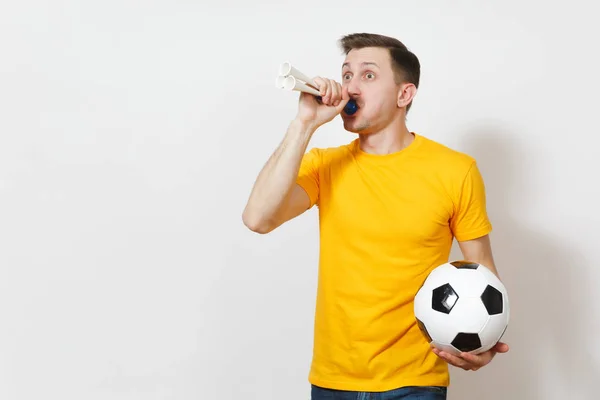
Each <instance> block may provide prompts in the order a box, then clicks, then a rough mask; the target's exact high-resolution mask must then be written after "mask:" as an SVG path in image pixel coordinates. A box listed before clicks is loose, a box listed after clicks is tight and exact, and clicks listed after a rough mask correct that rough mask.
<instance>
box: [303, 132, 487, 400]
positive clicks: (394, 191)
mask: <svg viewBox="0 0 600 400" xmlns="http://www.w3.org/2000/svg"><path fill="white" fill-rule="evenodd" d="M414 137H415V139H414V140H413V142H411V143H410V144H409V145H408V146H407V147H406V148H405V149H403V150H401V151H398V152H396V153H393V154H388V155H375V154H369V153H366V152H364V151H362V150H361V149H360V147H359V144H358V139H356V140H354V141H352V142H351V143H349V144H346V145H343V146H339V147H332V148H326V149H319V148H313V149H311V150H310V151H308V152H307V153H306V154H305V156H304V158H303V160H302V164H301V167H300V171H299V176H298V180H297V182H298V183H299V184H300V185H301V186H302V187H303V188H304V189H305V190H306V192H307V193H308V195H309V197H310V202H311V207H312V206H313V205H315V204H316V205H317V206H318V208H319V225H320V257H319V276H318V290H317V305H316V314H315V327H314V329H315V330H314V349H313V360H312V366H311V370H310V375H309V381H310V383H312V384H314V385H317V386H321V387H326V388H332V389H339V390H353V391H372V392H376V391H386V390H391V389H395V388H398V387H401V386H409V385H441V386H447V385H448V384H449V374H448V366H447V364H446V363H445V362H444V361H443V360H441V359H440V358H438V357H437V356H436V355H435V354H434V353H433V352H432V351H431V349H430V347H429V344H428V343H427V341H426V340H425V339H424V337H423V336H422V334H421V332H420V331H419V328H418V327H417V324H416V320H415V317H414V312H413V299H414V296H415V294H416V292H417V291H418V289H419V288H420V286H421V284H422V283H423V281H424V280H425V278H426V277H427V275H428V274H429V272H431V270H432V269H433V268H435V267H437V266H439V265H441V264H443V263H445V262H447V261H448V258H449V255H450V250H451V245H452V241H453V238H454V237H456V239H457V240H459V241H463V240H469V239H474V238H477V237H481V236H483V235H486V234H487V233H489V232H490V231H491V224H490V222H489V220H488V216H487V212H486V200H485V189H484V184H483V180H482V177H481V175H480V172H479V170H478V168H477V165H476V162H475V160H474V159H473V158H472V157H470V156H468V155H466V154H463V153H460V152H458V151H455V150H452V149H450V148H448V147H446V146H444V145H442V144H439V143H437V142H434V141H433V140H431V139H428V138H425V137H424V136H421V135H417V134H414Z"/></svg>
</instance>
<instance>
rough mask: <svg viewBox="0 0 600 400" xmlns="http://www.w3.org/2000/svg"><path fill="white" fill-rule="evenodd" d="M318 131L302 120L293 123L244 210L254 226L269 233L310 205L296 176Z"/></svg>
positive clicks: (257, 229) (259, 179)
mask: <svg viewBox="0 0 600 400" xmlns="http://www.w3.org/2000/svg"><path fill="white" fill-rule="evenodd" d="M314 131H315V129H314V128H313V127H312V126H310V125H307V124H303V123H301V122H298V121H293V122H292V123H291V124H290V126H289V128H288V130H287V133H286V135H285V138H284V139H283V141H282V142H281V144H280V145H279V147H278V148H277V149H276V150H275V152H274V153H273V154H272V155H271V157H270V158H269V160H268V161H267V163H266V165H265V166H264V167H263V169H262V170H261V172H260V173H259V175H258V177H257V178H256V182H255V183H254V187H253V188H252V192H251V193H250V198H249V199H248V203H247V204H246V207H245V209H244V212H243V214H242V220H243V221H244V224H245V225H246V226H247V227H248V228H249V229H250V230H252V231H254V232H257V233H262V234H264V233H268V232H270V231H272V230H273V229H275V228H277V227H278V226H280V225H281V224H283V223H284V222H286V221H288V220H290V219H292V218H295V217H296V216H298V215H300V214H302V213H303V212H304V211H306V210H307V209H308V207H309V205H310V199H309V196H308V194H307V193H306V192H305V191H304V190H303V189H302V188H301V187H300V185H298V184H297V183H296V179H297V177H298V170H299V169H300V163H301V162H302V157H303V155H304V153H305V151H306V148H307V146H308V143H309V141H310V138H311V136H312V134H313V133H314Z"/></svg>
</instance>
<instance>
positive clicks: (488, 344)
mask: <svg viewBox="0 0 600 400" xmlns="http://www.w3.org/2000/svg"><path fill="white" fill-rule="evenodd" d="M507 325H508V317H507V314H498V315H492V316H490V317H489V318H488V321H487V323H486V324H485V326H484V327H483V328H482V329H481V331H480V332H479V339H481V345H482V348H483V351H487V350H489V349H491V348H492V347H494V345H495V344H496V343H497V342H498V340H499V339H500V336H501V335H502V333H503V332H504V330H505V329H506V326H507Z"/></svg>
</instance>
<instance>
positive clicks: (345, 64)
mask: <svg viewBox="0 0 600 400" xmlns="http://www.w3.org/2000/svg"><path fill="white" fill-rule="evenodd" d="M366 65H374V66H376V67H377V68H379V65H377V63H374V62H371V61H367V62H363V63H361V64H360V66H361V67H364V66H366ZM344 67H350V63H349V62H345V63H344V64H342V68H344Z"/></svg>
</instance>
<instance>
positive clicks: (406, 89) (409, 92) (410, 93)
mask: <svg viewBox="0 0 600 400" xmlns="http://www.w3.org/2000/svg"><path fill="white" fill-rule="evenodd" d="M416 94H417V87H416V86H415V85H414V84H412V83H403V84H402V85H400V90H399V91H398V100H397V102H396V104H397V105H398V107H399V108H402V107H406V106H408V105H409V104H410V103H411V101H412V99H413V98H414V97H415V96H416Z"/></svg>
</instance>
